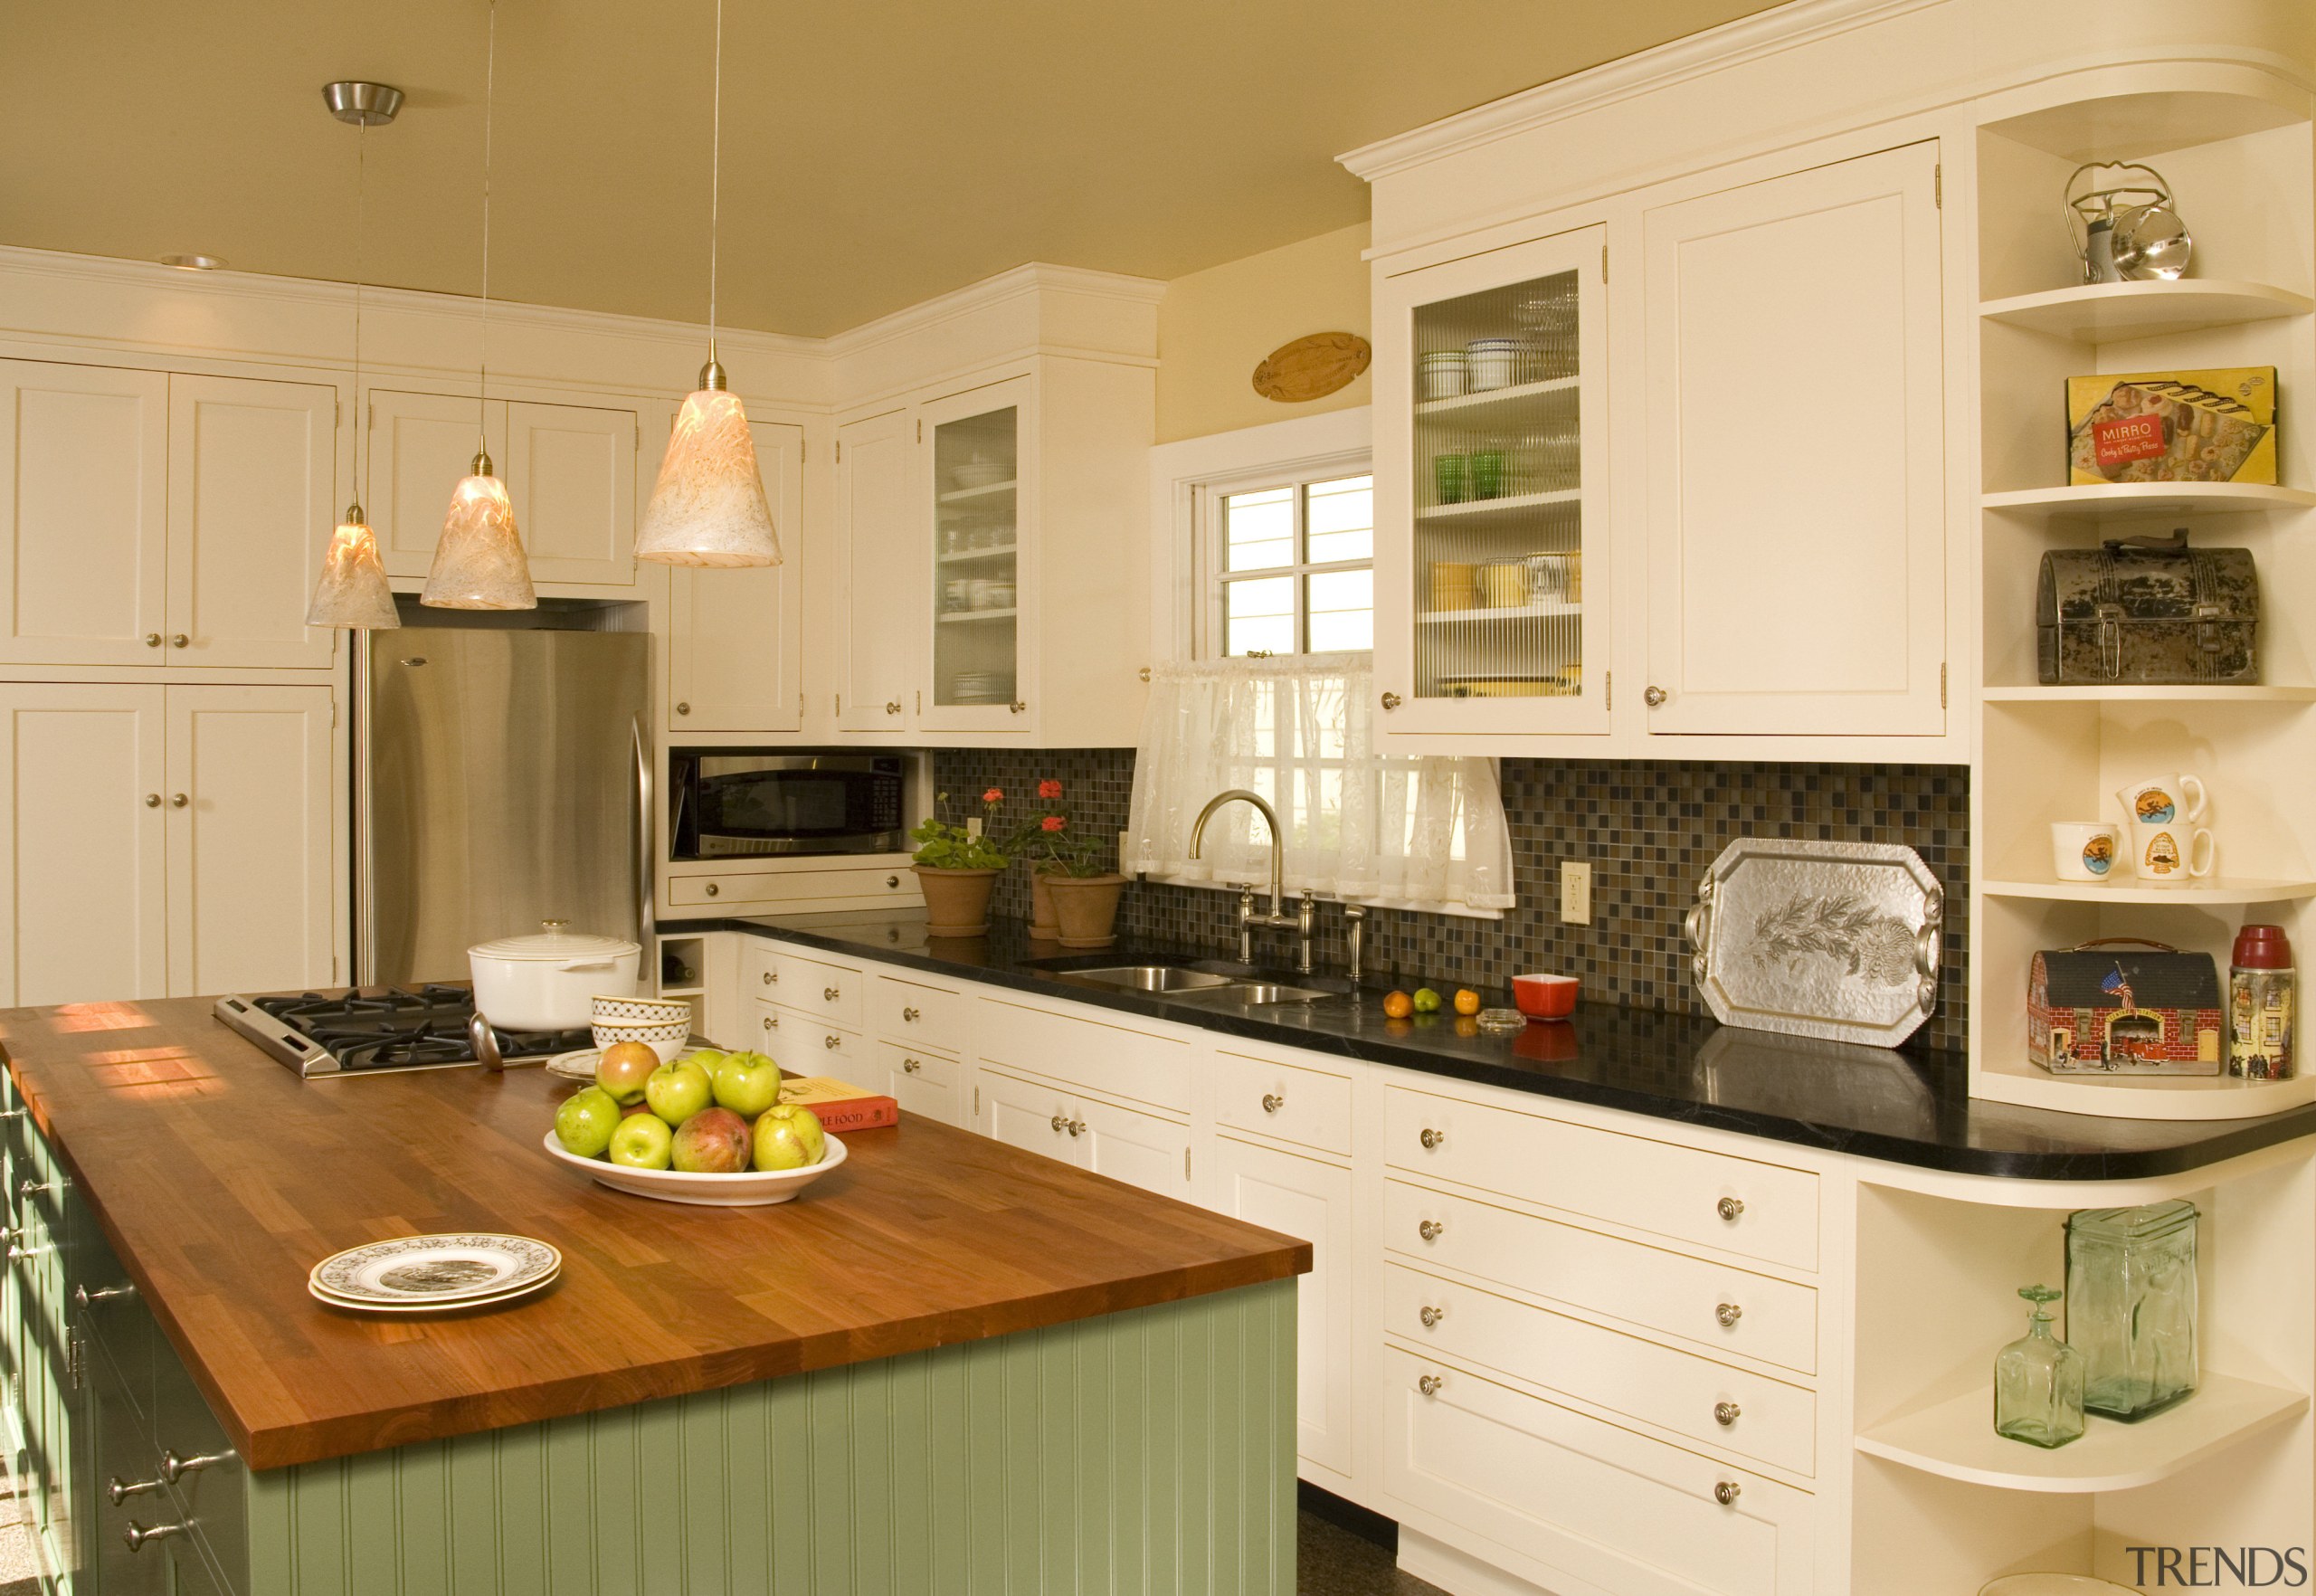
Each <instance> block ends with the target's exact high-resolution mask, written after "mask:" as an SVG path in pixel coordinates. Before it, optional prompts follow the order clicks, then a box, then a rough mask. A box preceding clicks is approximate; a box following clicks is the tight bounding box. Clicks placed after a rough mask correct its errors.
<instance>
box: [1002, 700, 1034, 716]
mask: <svg viewBox="0 0 2316 1596" xmlns="http://www.w3.org/2000/svg"><path fill="white" fill-rule="evenodd" d="M1006 708H1008V709H1009V710H1011V712H1012V713H1014V714H1016V715H1027V714H1028V713H1029V712H1030V707H1029V705H1027V704H1025V703H1023V702H1022V701H1021V700H1020V699H1019V698H1016V699H1014V700H1013V701H1012V702H1011V704H1008V705H1007V706H1006Z"/></svg>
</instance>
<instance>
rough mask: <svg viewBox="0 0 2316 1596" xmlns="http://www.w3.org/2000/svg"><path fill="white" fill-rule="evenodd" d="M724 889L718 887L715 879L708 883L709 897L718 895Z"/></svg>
mask: <svg viewBox="0 0 2316 1596" xmlns="http://www.w3.org/2000/svg"><path fill="white" fill-rule="evenodd" d="M723 890H724V889H723V888H721V887H718V886H717V884H716V883H715V882H713V881H710V882H709V883H708V884H707V896H708V897H710V898H714V897H716V896H717V895H718V894H719V893H721V892H722V891H723Z"/></svg>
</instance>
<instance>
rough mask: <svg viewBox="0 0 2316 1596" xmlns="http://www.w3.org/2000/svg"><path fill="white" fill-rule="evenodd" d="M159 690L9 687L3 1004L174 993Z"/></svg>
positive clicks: (0, 784)
mask: <svg viewBox="0 0 2316 1596" xmlns="http://www.w3.org/2000/svg"><path fill="white" fill-rule="evenodd" d="M162 691H163V689H160V688H157V687H118V686H103V687H100V686H80V685H64V684H58V683H48V682H41V683H18V684H12V685H9V686H6V687H0V705H5V707H6V708H5V720H0V724H5V728H6V736H5V738H0V1003H5V1004H8V1005H14V1004H20V1003H21V1004H33V1003H65V1002H100V1001H106V1000H110V999H117V998H156V997H166V996H167V995H168V992H169V977H168V947H169V938H168V930H169V926H168V917H167V910H166V897H167V871H166V865H165V863H164V850H165V847H166V818H165V817H166V813H167V811H166V809H165V808H164V807H163V805H164V803H165V802H166V801H165V799H164V798H163V796H162V793H163V784H164V781H165V774H164V770H163V761H164V755H163V748H164V744H165V736H166V733H165V730H164V726H163V719H164V712H163V705H162Z"/></svg>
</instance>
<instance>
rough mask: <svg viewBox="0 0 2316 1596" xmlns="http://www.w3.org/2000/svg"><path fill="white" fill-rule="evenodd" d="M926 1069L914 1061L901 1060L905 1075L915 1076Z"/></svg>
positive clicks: (902, 1071)
mask: <svg viewBox="0 0 2316 1596" xmlns="http://www.w3.org/2000/svg"><path fill="white" fill-rule="evenodd" d="M924 1068H925V1066H924V1065H922V1064H920V1063H918V1062H917V1061H916V1059H902V1060H901V1073H902V1074H904V1075H915V1074H916V1072H917V1071H918V1070H920V1069H924Z"/></svg>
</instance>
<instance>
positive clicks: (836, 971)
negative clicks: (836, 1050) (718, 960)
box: [740, 941, 869, 1074]
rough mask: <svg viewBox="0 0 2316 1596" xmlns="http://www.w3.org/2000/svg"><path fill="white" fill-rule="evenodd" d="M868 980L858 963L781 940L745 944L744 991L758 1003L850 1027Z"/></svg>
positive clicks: (857, 1025)
mask: <svg viewBox="0 0 2316 1596" xmlns="http://www.w3.org/2000/svg"><path fill="white" fill-rule="evenodd" d="M868 983H869V977H868V976H867V975H866V974H864V973H863V972H861V971H860V970H859V969H858V968H855V967H852V966H850V965H844V964H824V963H822V962H821V961H820V960H818V959H808V958H805V957H804V956H802V955H800V954H793V953H790V952H789V951H788V950H787V949H785V948H783V947H780V946H778V945H770V946H767V945H765V944H764V943H761V942H753V941H752V942H745V943H743V944H741V946H740V990H741V991H743V992H745V993H747V994H748V996H749V997H751V998H754V999H755V1000H756V1001H757V1002H767V1003H778V1004H779V1005H780V1006H781V1007H782V1008H783V1009H786V1010H789V1011H791V1012H794V1013H797V1014H804V1015H810V1016H812V1018H814V1019H816V1020H823V1021H828V1022H829V1023H831V1024H833V1025H840V1026H842V1027H843V1028H844V1029H845V1030H847V1031H859V1029H860V1015H861V1012H862V1010H863V1008H864V1007H865V1006H866V1005H865V1004H864V1002H862V998H861V992H862V989H863V988H864V987H866V986H867V985H868ZM806 1073H807V1074H810V1073H811V1071H809V1070H808V1071H806Z"/></svg>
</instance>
